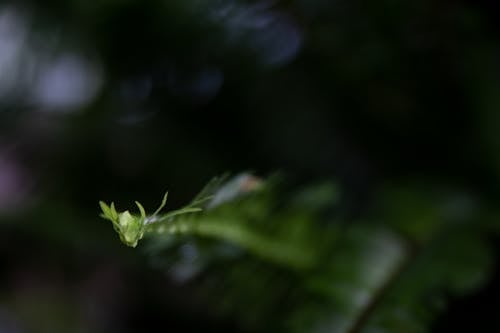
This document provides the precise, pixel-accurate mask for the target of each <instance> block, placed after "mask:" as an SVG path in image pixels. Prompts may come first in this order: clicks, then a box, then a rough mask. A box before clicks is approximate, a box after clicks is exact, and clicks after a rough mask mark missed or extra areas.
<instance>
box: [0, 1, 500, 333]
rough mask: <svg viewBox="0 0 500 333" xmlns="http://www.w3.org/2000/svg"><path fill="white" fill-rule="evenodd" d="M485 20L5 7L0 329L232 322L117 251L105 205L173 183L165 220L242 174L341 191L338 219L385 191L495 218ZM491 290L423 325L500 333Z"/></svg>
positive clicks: (410, 13) (455, 9) (267, 7)
mask: <svg viewBox="0 0 500 333" xmlns="http://www.w3.org/2000/svg"><path fill="white" fill-rule="evenodd" d="M497 9H498V8H497V5H496V3H495V2H494V1H480V2H472V1H417V2H397V1H388V0H386V1H361V0H356V1H346V0H336V1H326V0H291V1H274V2H273V1H269V2H266V1H229V0H227V1H222V0H220V1H208V2H205V1H196V0H189V1H187V0H184V1H173V0H172V1H133V0H128V1H115V0H106V1H97V2H95V3H94V2H90V1H78V0H71V1H55V0H52V1H50V0H45V1H14V2H9V1H1V2H0V282H1V283H0V286H1V287H0V332H118V331H120V332H142V331H144V330H146V329H147V328H153V327H156V326H157V325H160V326H162V327H167V326H168V328H169V329H170V330H171V331H184V332H189V331H192V332H197V331H199V330H200V329H201V328H203V329H204V330H207V331H211V330H212V331H214V332H215V331H220V330H221V329H226V330H232V329H233V328H234V327H233V325H234V324H233V323H231V322H226V321H222V320H218V319H214V318H212V317H211V316H210V315H209V311H208V309H206V306H204V305H203V304H198V303H197V302H198V301H197V300H196V299H195V298H193V297H190V294H189V290H185V289H183V288H182V287H179V286H177V285H175V284H174V283H172V282H171V281H170V282H169V281H168V279H167V278H166V277H165V276H164V274H162V273H161V272H160V273H159V272H158V271H157V270H154V269H152V268H150V266H149V265H148V263H147V262H145V261H144V258H143V257H142V256H141V255H140V253H138V252H137V251H133V250H131V249H128V248H125V247H124V246H122V245H121V244H120V243H119V242H118V241H117V239H116V235H115V234H114V233H113V230H112V228H110V226H109V225H108V224H107V223H104V222H103V221H102V220H100V219H99V218H98V216H97V215H98V206H97V202H98V201H99V200H106V201H111V200H114V201H115V202H117V203H118V205H119V206H121V207H123V208H125V207H128V206H127V205H130V203H132V202H133V200H140V201H141V202H142V203H144V204H145V206H146V207H150V208H151V207H155V206H156V205H157V200H158V198H160V197H161V194H162V193H163V192H164V191H165V189H168V190H169V191H170V199H169V204H170V205H171V206H170V207H178V206H180V205H181V204H183V203H185V202H187V201H188V200H190V198H192V196H193V195H194V194H195V193H196V192H197V191H198V190H199V189H200V188H201V187H202V186H203V184H204V183H206V182H207V181H208V180H209V179H210V178H211V177H213V176H215V175H218V174H221V173H224V172H226V171H229V172H239V171H242V170H243V171H248V170H250V171H254V172H256V174H259V175H264V176H265V175H268V174H270V173H272V172H274V171H283V172H285V173H286V174H287V175H289V177H290V178H291V179H293V181H295V182H297V183H307V182H312V181H318V180H324V179H335V180H336V181H337V182H338V183H339V184H340V186H341V188H342V189H343V193H344V195H343V197H342V203H341V205H340V208H339V209H340V210H341V211H342V214H343V216H345V218H346V219H347V220H351V219H356V218H358V217H364V216H369V214H370V212H371V211H372V210H373V199H374V197H376V195H377V193H378V191H379V190H380V189H383V188H384V187H385V186H387V184H393V183H409V184H413V183H418V184H423V186H427V185H428V186H434V185H436V184H437V185H445V186H451V187H456V188H461V189H465V190H466V191H468V192H470V193H474V195H475V196H476V197H477V198H478V200H480V201H481V202H483V203H484V204H485V206H487V207H491V209H494V207H495V204H496V202H498V199H499V194H500V193H499V184H500V183H499V175H500V173H499V172H500V158H499V157H500V155H499V148H500V113H499V110H500V62H499V61H500V42H499V38H498V37H499V26H498V18H499V17H498V10H497ZM491 238H492V244H495V243H496V239H495V236H493V235H492V236H491ZM497 253H498V251H497ZM498 279H499V277H498V274H496V275H495V274H494V275H493V276H492V278H491V282H490V283H489V284H488V285H486V286H484V288H483V289H481V290H478V291H477V292H476V293H475V294H473V295H470V296H466V297H462V298H458V299H454V301H453V302H451V306H450V307H448V309H447V310H446V311H445V312H444V314H443V315H442V316H441V317H440V318H439V319H438V320H437V323H436V328H435V331H436V332H438V331H439V332H441V331H448V330H450V331H451V330H456V329H460V328H461V329H464V328H470V329H474V330H476V331H477V330H479V328H484V329H486V328H487V327H495V326H492V325H497V326H496V327H498V323H497V319H496V318H495V309H497V308H498V305H499V302H500V293H499V290H498V287H497V285H498ZM487 304H488V305H487ZM193 318H196V319H195V320H193Z"/></svg>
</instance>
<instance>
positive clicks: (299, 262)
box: [147, 217, 317, 270]
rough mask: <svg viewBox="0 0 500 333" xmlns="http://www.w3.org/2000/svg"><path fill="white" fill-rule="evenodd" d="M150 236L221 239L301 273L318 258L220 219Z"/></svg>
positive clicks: (187, 222)
mask: <svg viewBox="0 0 500 333" xmlns="http://www.w3.org/2000/svg"><path fill="white" fill-rule="evenodd" d="M150 227H151V229H149V230H148V232H147V233H160V234H162V233H168V234H171V235H174V234H194V235H199V236H203V237H210V238H215V239H221V240H225V241H228V242H230V243H233V244H235V245H238V246H241V247H242V248H244V249H247V250H248V251H250V252H252V253H254V254H256V255H258V256H259V257H261V258H263V259H266V260H269V261H272V262H274V263H277V264H281V265H284V266H289V267H291V268H294V269H298V270H305V269H309V268H312V267H313V266H314V265H315V264H316V261H317V257H316V255H315V253H314V252H313V251H311V249H306V248H300V247H296V244H288V243H286V242H284V241H280V240H279V239H275V238H271V237H266V236H265V235H262V234H260V233H257V232H254V231H252V230H250V229H248V228H247V227H246V226H244V225H242V224H240V223H237V221H224V222H221V220H220V219H211V218H206V217H204V218H203V219H179V220H175V221H171V222H167V223H161V224H155V223H152V224H151V225H150Z"/></svg>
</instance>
